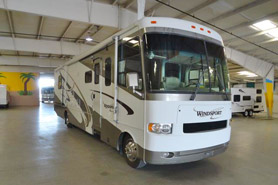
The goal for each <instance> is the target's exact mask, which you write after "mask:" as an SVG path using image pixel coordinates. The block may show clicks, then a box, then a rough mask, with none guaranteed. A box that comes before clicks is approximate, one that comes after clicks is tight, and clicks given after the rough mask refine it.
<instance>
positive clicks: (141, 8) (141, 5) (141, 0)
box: [137, 0, 146, 20]
mask: <svg viewBox="0 0 278 185" xmlns="http://www.w3.org/2000/svg"><path fill="white" fill-rule="evenodd" d="M145 4H146V0H137V7H138V9H137V19H138V20H140V19H142V18H143V17H144V16H145V15H144V12H145Z"/></svg>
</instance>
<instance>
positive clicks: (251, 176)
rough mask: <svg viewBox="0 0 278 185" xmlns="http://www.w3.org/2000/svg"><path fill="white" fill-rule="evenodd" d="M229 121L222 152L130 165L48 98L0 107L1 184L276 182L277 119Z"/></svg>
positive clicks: (239, 118) (73, 184)
mask: <svg viewBox="0 0 278 185" xmlns="http://www.w3.org/2000/svg"><path fill="white" fill-rule="evenodd" d="M231 124H232V139H231V142H230V146H229V149H228V150H227V151H226V152H225V153H224V154H222V155H219V156H216V157H214V158H210V159H207V160H203V161H199V162H193V163H188V164H181V165H168V166H153V165H150V166H147V167H145V168H143V169H140V170H134V169H132V168H130V167H129V166H127V165H126V163H125V161H124V159H123V157H122V156H121V155H120V154H119V153H117V152H116V150H115V149H113V148H111V147H109V146H107V145H106V144H104V143H102V142H100V141H99V140H97V139H96V138H94V137H92V136H90V135H88V134H86V133H85V132H83V131H81V130H79V129H77V128H73V129H67V127H66V126H65V125H64V122H63V120H62V119H61V118H58V117H57V116H56V114H55V112H54V111H53V105H52V104H41V107H29V108H25V107H24V108H23V107H22V108H11V109H8V110H4V109H1V110H0V184H1V185H2V184H3V185H33V184H34V185H40V184H41V185H62V184H63V185H76V184H80V185H86V184H90V185H91V184H105V185H107V184H115V185H116V184H117V185H118V184H120V185H124V184H128V185H131V184H132V185H134V184H135V185H136V184H152V185H156V184H159V185H163V184H186V185H191V184H194V185H196V184H206V185H209V184H214V185H216V184H219V185H220V184H221V185H224V184H225V185H229V184H231V185H234V184H244V185H247V184H250V185H262V184H263V185H267V184H273V185H274V184H277V182H278V176H277V171H278V158H277V156H278V145H277V142H278V120H277V119H274V120H262V119H258V120H256V119H255V118H244V117H242V116H237V117H235V118H234V119H233V121H232V123H231ZM192 142H193V141H192Z"/></svg>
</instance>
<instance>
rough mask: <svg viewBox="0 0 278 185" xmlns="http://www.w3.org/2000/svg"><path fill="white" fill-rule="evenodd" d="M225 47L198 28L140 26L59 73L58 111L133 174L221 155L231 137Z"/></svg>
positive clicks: (158, 22)
mask: <svg viewBox="0 0 278 185" xmlns="http://www.w3.org/2000/svg"><path fill="white" fill-rule="evenodd" d="M223 47H224V46H223V41H222V38H221V36H220V35H219V34H218V33H216V32H215V31H213V30H211V29H210V28H207V27H205V26H202V25H200V24H196V23H193V22H189V21H185V20H179V19H172V18H157V17H154V18H143V19H142V20H140V21H138V22H137V23H135V24H134V25H132V26H130V27H129V28H127V29H125V30H122V31H120V32H119V33H116V34H115V35H114V36H111V37H109V38H107V39H106V40H105V41H103V42H101V43H100V44H98V45H96V46H95V47H93V48H92V49H91V50H89V51H87V52H86V53H84V54H82V55H80V56H76V57H75V58H73V59H72V60H71V61H69V62H67V63H66V64H64V65H63V66H61V67H59V68H57V69H56V70H55V87H54V91H55V97H54V99H55V100H54V107H55V111H56V113H57V114H58V115H59V116H60V117H62V118H64V119H65V124H66V125H68V126H69V127H70V126H71V124H73V125H75V126H76V127H79V128H81V129H83V130H85V131H86V132H88V133H90V134H98V135H100V139H101V140H102V141H103V142H105V143H107V144H109V145H111V146H112V147H115V148H116V149H117V150H119V151H120V152H121V153H123V154H124V156H125V158H126V161H127V163H128V164H129V165H130V166H132V167H134V168H139V167H142V166H144V164H146V163H150V164H177V163H185V162H190V161H197V160H201V159H204V158H207V157H211V156H214V155H217V154H220V153H222V152H224V151H225V150H226V148H227V146H228V143H229V141H230V132H231V127H230V118H231V101H230V99H229V97H230V89H229V78H228V70H227V62H226V58H225V55H224V48H223Z"/></svg>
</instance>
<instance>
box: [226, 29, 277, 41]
mask: <svg viewBox="0 0 278 185" xmlns="http://www.w3.org/2000/svg"><path fill="white" fill-rule="evenodd" d="M275 29H277V28H276V27H275V28H270V29H267V30H264V31H257V32H255V33H251V34H246V35H241V36H240V37H243V38H245V39H246V38H250V37H257V36H261V35H264V34H266V33H267V32H269V31H271V30H275ZM234 41H238V38H232V39H228V40H224V42H225V43H227V44H230V43H232V42H234Z"/></svg>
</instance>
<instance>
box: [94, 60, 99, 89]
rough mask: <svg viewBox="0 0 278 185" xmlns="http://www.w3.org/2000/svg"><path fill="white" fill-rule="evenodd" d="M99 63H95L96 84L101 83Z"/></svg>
mask: <svg viewBox="0 0 278 185" xmlns="http://www.w3.org/2000/svg"><path fill="white" fill-rule="evenodd" d="M99 71H100V69H99V63H97V64H96V65H95V84H99Z"/></svg>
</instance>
